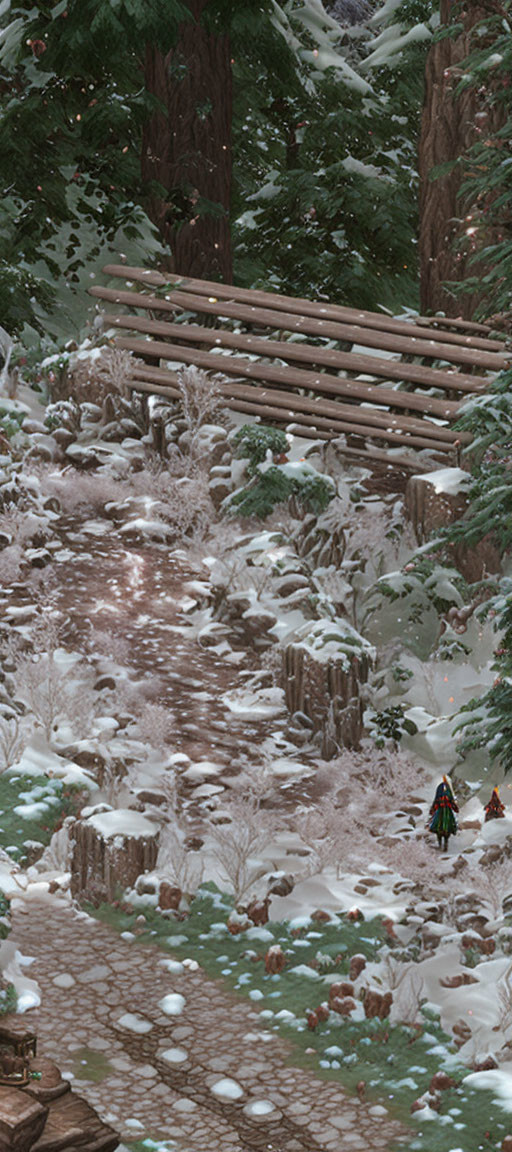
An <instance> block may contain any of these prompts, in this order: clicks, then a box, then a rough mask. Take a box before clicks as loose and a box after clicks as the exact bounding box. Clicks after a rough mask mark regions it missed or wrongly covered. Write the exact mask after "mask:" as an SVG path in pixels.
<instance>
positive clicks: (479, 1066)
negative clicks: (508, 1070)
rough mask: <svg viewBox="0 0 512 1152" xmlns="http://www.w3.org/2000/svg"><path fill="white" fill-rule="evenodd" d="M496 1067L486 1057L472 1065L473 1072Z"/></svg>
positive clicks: (494, 1062) (490, 1059)
mask: <svg viewBox="0 0 512 1152" xmlns="http://www.w3.org/2000/svg"><path fill="white" fill-rule="evenodd" d="M497 1067H498V1063H497V1061H496V1060H495V1059H494V1056H486V1057H485V1060H478V1061H476V1060H475V1063H474V1064H473V1071H474V1072H491V1071H492V1069H493V1068H497ZM511 1139H512V1138H511ZM511 1152H512V1146H511Z"/></svg>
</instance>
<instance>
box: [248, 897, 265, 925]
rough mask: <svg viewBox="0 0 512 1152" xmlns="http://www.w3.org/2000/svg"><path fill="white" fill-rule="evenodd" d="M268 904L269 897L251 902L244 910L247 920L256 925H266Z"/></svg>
mask: <svg viewBox="0 0 512 1152" xmlns="http://www.w3.org/2000/svg"><path fill="white" fill-rule="evenodd" d="M269 904H270V896H265V899H264V900H252V901H251V903H250V904H249V905H248V907H247V909H246V912H247V915H248V917H249V920H252V922H253V924H256V925H260V924H268V909H269Z"/></svg>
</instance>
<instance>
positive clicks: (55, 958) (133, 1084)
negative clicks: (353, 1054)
mask: <svg viewBox="0 0 512 1152" xmlns="http://www.w3.org/2000/svg"><path fill="white" fill-rule="evenodd" d="M11 938H12V939H13V940H14V941H15V942H16V945H17V946H18V947H19V948H20V950H21V952H22V953H23V954H24V955H25V956H33V957H35V960H34V963H33V964H32V965H31V966H30V969H29V973H30V976H31V977H33V978H35V979H36V980H37V981H38V982H39V984H40V987H41V990H42V1004H41V1007H40V1008H38V1009H34V1010H31V1011H30V1013H29V1014H28V1016H27V1023H29V1022H30V1025H31V1026H33V1027H34V1028H35V1030H36V1032H37V1033H38V1036H39V1051H40V1053H41V1054H44V1055H47V1056H49V1057H50V1058H52V1059H55V1060H56V1061H57V1062H58V1064H59V1067H60V1068H61V1071H62V1073H63V1075H64V1076H66V1074H69V1073H73V1074H74V1076H75V1077H76V1079H75V1081H74V1087H75V1088H76V1090H77V1091H78V1092H80V1093H81V1094H82V1095H83V1096H85V1097H86V1099H87V1100H88V1101H89V1103H91V1104H92V1105H93V1106H94V1107H95V1108H96V1109H97V1110H98V1112H99V1114H100V1116H101V1117H102V1118H103V1119H104V1120H106V1121H107V1122H109V1123H111V1124H112V1125H113V1126H114V1127H115V1128H117V1130H118V1131H119V1132H120V1134H121V1138H122V1139H123V1140H124V1141H128V1140H133V1139H145V1138H148V1137H150V1138H157V1139H166V1140H169V1141H171V1143H170V1147H171V1148H172V1149H175V1150H176V1152H213V1150H215V1152H217V1150H219V1152H260V1150H261V1152H263V1149H265V1150H267V1152H324V1150H325V1152H357V1150H361V1152H378V1150H381V1149H382V1150H384V1149H386V1148H387V1147H388V1145H389V1142H390V1141H391V1140H397V1139H400V1138H401V1142H402V1143H404V1146H406V1144H407V1143H408V1141H409V1134H406V1133H405V1130H404V1129H403V1128H401V1126H400V1125H399V1124H398V1123H396V1122H394V1121H391V1120H389V1118H388V1117H387V1115H386V1113H385V1110H384V1109H383V1108H382V1107H380V1106H379V1105H374V1106H371V1105H368V1104H363V1103H361V1102H360V1101H359V1100H357V1099H355V1098H351V1097H347V1096H346V1095H345V1093H344V1092H343V1091H342V1089H341V1088H340V1087H339V1086H338V1085H337V1084H336V1083H333V1082H326V1081H321V1080H317V1079H315V1077H314V1076H312V1075H311V1073H309V1072H307V1071H304V1070H299V1069H296V1068H293V1067H292V1066H290V1065H289V1064H288V1063H287V1057H289V1049H288V1045H287V1044H286V1042H285V1041H284V1040H283V1039H281V1038H279V1037H277V1036H276V1034H275V1033H274V1032H272V1031H266V1030H265V1029H264V1027H262V1025H263V1023H264V1022H263V1021H262V1020H260V1018H259V1013H258V1012H257V1011H255V1010H254V1007H253V1005H252V1004H250V1003H247V1002H244V1001H242V1000H239V999H238V998H236V997H234V996H232V995H231V994H229V993H227V992H225V991H223V990H222V988H221V987H219V985H218V984H217V983H216V982H215V981H213V980H211V979H209V978H208V977H207V976H206V975H205V974H204V972H202V970H201V969H200V968H198V969H196V970H190V969H188V968H186V967H183V965H180V964H179V963H177V962H176V963H174V962H173V963H171V967H174V968H175V969H176V970H175V971H169V961H168V958H166V957H164V956H163V955H162V953H161V952H159V951H158V949H157V948H153V947H151V946H142V945H139V944H138V943H137V942H136V941H125V940H123V939H122V938H120V937H119V936H118V935H117V934H115V933H114V932H113V931H112V930H110V929H109V928H107V927H105V926H104V925H101V924H99V923H97V922H96V921H94V920H91V919H89V918H88V917H87V916H85V915H84V914H83V913H81V912H77V911H76V910H75V909H74V908H72V907H71V906H70V905H66V904H59V903H58V902H57V901H54V902H52V903H48V902H47V901H45V902H44V903H43V902H42V903H40V904H39V903H33V902H30V904H29V905H28V907H27V913H26V914H22V912H21V911H17V912H15V913H14V915H13V931H12V937H11ZM170 995H172V996H173V997H175V999H173V1000H171V1001H168V1002H167V1005H165V1007H167V1013H166V1011H165V1010H164V1008H163V1007H162V1003H161V1002H162V1000H163V998H164V997H168V996H170ZM176 997H177V998H176ZM180 997H183V1003H182V1001H181V1000H180V999H179V998H180ZM180 1007H181V1011H180V1012H179V1014H178V1015H169V1014H168V1012H169V1010H171V1009H172V1010H173V1011H174V1010H176V1009H179V1008H180ZM123 1018H124V1019H123ZM136 1029H138V1030H136ZM226 1078H230V1079H232V1080H234V1081H235V1083H236V1084H237V1085H238V1086H239V1088H240V1090H241V1092H242V1094H241V1095H240V1096H239V1098H237V1099H229V1098H226V1097H225V1096H222V1095H221V1096H219V1095H217V1094H216V1093H215V1091H214V1088H215V1085H216V1084H218V1082H219V1081H222V1080H225V1079H226ZM173 1142H174V1143H173Z"/></svg>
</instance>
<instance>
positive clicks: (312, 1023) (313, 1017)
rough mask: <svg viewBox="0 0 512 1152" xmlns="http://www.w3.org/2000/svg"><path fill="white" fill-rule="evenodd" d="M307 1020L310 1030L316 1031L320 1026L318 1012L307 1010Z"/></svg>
mask: <svg viewBox="0 0 512 1152" xmlns="http://www.w3.org/2000/svg"><path fill="white" fill-rule="evenodd" d="M306 1021H307V1025H308V1028H309V1030H310V1032H314V1031H315V1028H317V1026H318V1016H317V1014H316V1012H306Z"/></svg>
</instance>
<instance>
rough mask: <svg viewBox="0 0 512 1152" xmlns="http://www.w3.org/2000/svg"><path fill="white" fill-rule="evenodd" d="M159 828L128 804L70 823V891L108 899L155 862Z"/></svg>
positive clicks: (154, 864)
mask: <svg viewBox="0 0 512 1152" xmlns="http://www.w3.org/2000/svg"><path fill="white" fill-rule="evenodd" d="M158 837H159V829H158V828H156V827H155V825H154V824H153V823H152V822H151V821H150V820H147V819H146V817H145V816H143V815H142V813H140V812H135V811H133V810H132V809H130V808H127V809H121V808H118V809H115V810H110V811H107V812H98V813H93V814H92V815H90V816H88V817H87V818H86V819H83V820H77V821H76V822H75V824H74V825H73V838H74V844H73V851H72V858H71V894H72V895H73V896H79V895H87V896H91V897H92V898H94V899H95V900H112V899H114V897H115V895H116V891H118V890H119V889H124V888H132V887H133V885H134V884H135V881H136V879H137V877H138V876H140V875H141V874H142V873H143V872H151V871H152V870H153V869H154V868H155V866H156V860H157V855H158Z"/></svg>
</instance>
